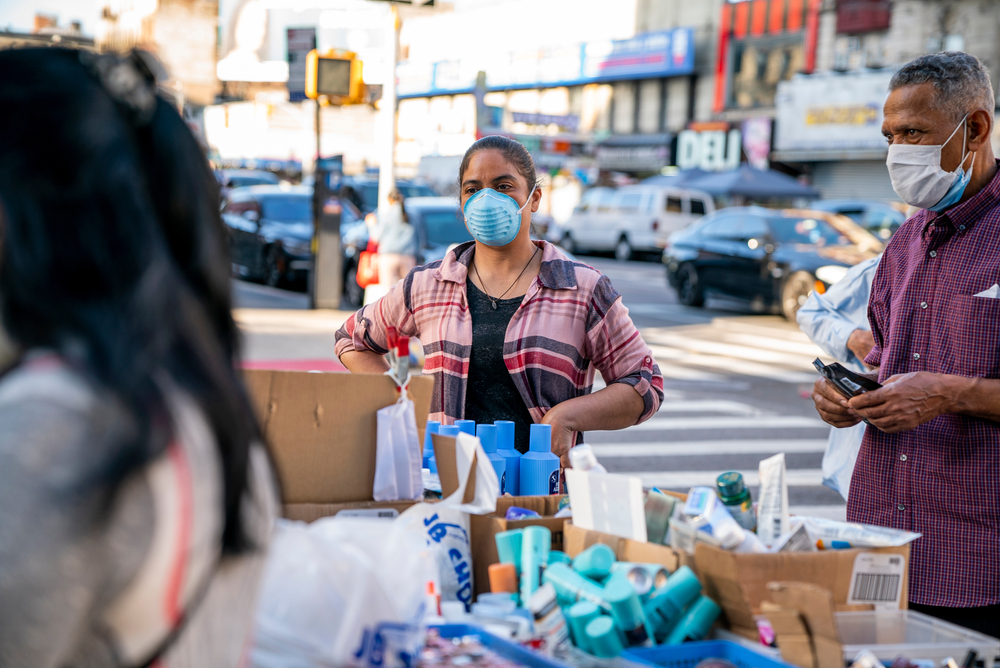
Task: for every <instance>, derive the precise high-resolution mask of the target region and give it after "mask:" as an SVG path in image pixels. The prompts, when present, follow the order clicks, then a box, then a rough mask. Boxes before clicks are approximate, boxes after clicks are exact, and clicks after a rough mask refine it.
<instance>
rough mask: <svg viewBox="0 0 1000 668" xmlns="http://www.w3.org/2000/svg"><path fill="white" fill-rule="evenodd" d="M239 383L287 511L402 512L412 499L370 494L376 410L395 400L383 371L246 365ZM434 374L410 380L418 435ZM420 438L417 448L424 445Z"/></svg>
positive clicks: (304, 515) (314, 515) (314, 514)
mask: <svg viewBox="0 0 1000 668" xmlns="http://www.w3.org/2000/svg"><path fill="white" fill-rule="evenodd" d="M243 374H244V382H245V383H246V386H247V390H248V392H249V393H250V400H251V402H252V403H253V406H254V409H255V411H256V413H257V416H258V419H259V420H260V424H261V429H262V431H263V433H264V437H265V438H266V439H267V442H268V444H269V446H270V448H271V453H272V456H273V458H274V462H275V465H276V466H277V469H278V477H279V480H280V481H281V493H282V501H283V503H284V514H285V516H286V517H288V518H289V519H297V520H304V521H307V522H308V521H312V520H315V519H319V518H320V517H327V516H330V515H336V514H337V513H339V512H341V511H343V510H351V511H366V512H369V513H375V514H376V515H377V514H378V511H379V510H383V511H389V512H391V511H395V512H402V510H405V509H406V508H408V507H409V506H411V505H413V502H407V501H402V502H381V503H377V502H375V501H373V500H372V488H373V486H374V484H375V447H376V445H375V439H376V415H375V413H376V411H378V410H379V409H380V408H385V407H386V406H390V405H392V404H394V403H395V402H396V400H397V399H398V398H399V394H398V392H397V390H396V385H395V383H393V381H392V379H390V378H389V377H388V376H384V375H382V374H346V373H308V372H301V371H274V370H264V369H248V370H244V372H243ZM433 388H434V380H433V379H432V378H430V377H423V376H417V377H414V378H411V379H410V386H409V396H410V398H411V399H412V400H413V403H414V411H415V414H416V418H417V428H418V431H419V433H420V434H421V435H422V434H423V430H424V426H425V425H426V423H427V413H428V411H429V410H430V401H431V392H432V390H433ZM422 442H423V441H422V438H421V441H420V443H418V447H421V448H422Z"/></svg>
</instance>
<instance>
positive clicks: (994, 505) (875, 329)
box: [813, 52, 1000, 637]
mask: <svg viewBox="0 0 1000 668" xmlns="http://www.w3.org/2000/svg"><path fill="white" fill-rule="evenodd" d="M994 104H995V98H994V95H993V88H992V86H991V85H990V77H989V73H988V72H987V71H986V68H985V67H984V66H983V64H982V63H981V62H980V61H979V60H978V59H976V58H975V57H973V56H970V55H967V54H964V53H957V52H946V53H938V54H934V55H929V56H922V57H920V58H917V59H916V60H914V61H912V62H910V63H908V64H907V65H904V66H903V67H902V68H901V69H900V70H898V71H897V72H896V73H895V74H894V75H893V77H892V80H891V81H890V84H889V96H888V97H887V98H886V102H885V109H884V121H883V124H882V133H883V134H884V135H885V137H886V140H887V141H888V142H889V155H888V158H887V165H888V168H889V176H890V177H891V178H892V185H893V188H894V189H895V191H896V193H897V194H898V195H899V196H900V198H901V199H902V200H903V201H904V202H906V203H907V204H910V205H912V206H915V207H918V208H919V209H921V210H920V211H918V212H917V213H916V214H915V215H914V216H913V217H911V218H910V219H909V220H908V221H906V223H904V224H903V226H902V227H901V228H900V229H899V231H898V232H897V233H896V235H895V236H894V237H893V238H892V241H891V242H890V243H889V247H888V248H887V249H886V251H885V254H884V255H883V257H882V261H881V262H880V263H879V266H878V269H877V270H876V272H875V278H874V280H873V282H872V291H871V298H870V301H869V306H868V317H869V321H870V323H871V327H872V336H873V339H874V343H875V345H874V347H873V348H872V350H871V352H870V353H869V354H868V356H867V357H866V358H865V359H864V362H865V364H868V365H870V366H872V367H877V371H876V372H875V373H874V374H873V375H876V376H877V378H878V380H879V382H880V383H882V384H883V385H884V386H885V387H883V388H881V389H879V390H876V391H873V392H868V393H865V394H862V395H860V396H857V397H854V398H853V399H851V400H850V401H847V400H844V399H843V398H842V397H841V396H840V395H839V394H837V392H836V391H835V390H834V389H833V387H832V386H831V385H829V384H828V383H827V382H826V381H824V380H820V381H818V382H817V383H816V386H815V388H814V392H813V398H814V400H815V403H816V408H817V410H818V411H819V413H820V415H821V416H822V417H823V419H824V420H826V421H827V422H828V423H830V424H832V425H833V426H835V427H841V428H843V427H852V426H854V425H856V424H858V422H859V421H860V420H861V418H867V419H868V421H869V422H870V423H871V425H872V426H873V427H874V428H871V427H870V428H868V429H867V430H865V437H864V441H863V443H862V445H861V451H860V452H859V453H858V463H857V466H856V467H855V469H854V477H853V478H852V480H851V491H850V498H849V499H848V502H847V518H848V519H849V520H851V521H855V522H864V523H867V524H877V525H881V526H889V527H895V528H898V529H905V530H909V531H917V532H920V533H921V534H923V536H922V537H921V538H918V539H917V540H916V541H914V543H913V549H912V552H911V564H910V591H909V600H910V607H911V608H913V609H915V610H919V611H921V612H926V613H928V614H931V615H934V616H936V617H940V618H942V619H946V620H949V621H952V622H955V623H958V624H960V625H962V626H966V627H969V628H973V629H976V630H979V631H982V632H984V633H987V634H989V635H992V636H995V637H1000V552H998V551H997V546H998V545H1000V485H997V481H998V480H1000V327H998V324H1000V298H998V294H997V292H998V287H997V283H998V281H1000V177H998V176H997V172H998V169H997V161H996V159H995V158H994V156H993V148H992V146H991V144H990V136H991V134H992V131H993V108H994Z"/></svg>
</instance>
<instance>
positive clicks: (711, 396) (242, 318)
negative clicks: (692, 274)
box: [234, 257, 844, 519]
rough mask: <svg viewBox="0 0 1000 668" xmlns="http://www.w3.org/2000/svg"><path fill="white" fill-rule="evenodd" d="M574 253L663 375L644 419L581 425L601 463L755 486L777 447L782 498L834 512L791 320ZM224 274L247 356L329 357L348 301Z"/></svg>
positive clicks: (689, 480) (673, 485)
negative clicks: (605, 428)
mask: <svg viewBox="0 0 1000 668" xmlns="http://www.w3.org/2000/svg"><path fill="white" fill-rule="evenodd" d="M581 260H582V261H584V262H587V263H588V264H591V265H593V266H594V267H595V268H597V269H599V270H600V271H601V272H602V273H604V274H605V275H607V276H608V277H609V278H611V281H612V283H613V284H614V286H615V288H616V289H617V290H618V292H620V293H621V295H622V301H623V303H624V304H625V305H626V306H627V307H628V308H629V311H630V313H631V315H632V318H633V320H634V321H635V323H636V325H637V326H638V327H639V329H640V331H641V332H642V335H643V337H644V339H645V340H646V342H647V343H648V344H649V345H650V347H651V348H652V350H653V354H654V357H655V358H656V360H657V363H658V364H659V366H660V370H661V371H662V373H663V376H664V385H665V397H664V402H663V406H662V408H661V410H660V412H659V413H658V414H657V415H656V416H655V417H654V418H653V419H651V420H649V421H648V422H646V423H644V424H642V425H638V426H636V427H632V428H630V429H626V430H623V431H619V432H595V433H590V434H588V435H587V441H588V442H589V443H591V444H592V445H593V446H595V450H596V451H597V454H598V457H599V458H600V460H601V462H602V463H603V464H604V465H605V466H606V467H607V468H608V470H609V471H611V472H620V473H632V474H635V475H638V476H639V477H641V478H642V480H643V483H644V485H646V486H652V485H656V486H659V487H661V488H664V489H671V490H678V491H687V489H688V488H690V487H691V486H693V485H713V484H714V481H715V477H716V476H717V475H718V474H719V473H721V472H722V471H726V470H738V471H741V472H743V474H744V476H745V478H746V480H747V483H748V485H750V486H751V491H752V493H753V494H754V495H755V496H754V498H756V493H757V465H758V462H759V461H760V460H761V459H763V458H765V457H769V456H771V455H773V454H776V453H779V452H784V453H785V455H786V462H787V466H788V480H789V485H790V488H789V498H790V502H791V504H792V506H793V510H795V511H798V512H799V513H802V514H816V515H822V516H826V517H835V518H841V519H842V518H843V516H844V503H843V500H842V499H841V498H840V496H839V495H838V494H837V493H835V492H833V491H831V490H829V489H827V488H825V487H823V486H822V485H821V480H822V475H821V470H820V468H821V467H820V465H821V461H822V456H823V450H824V448H825V445H826V439H827V436H828V434H829V428H828V427H827V426H825V425H824V424H823V423H822V422H821V421H820V420H819V418H818V417H817V415H816V412H815V410H814V409H813V407H812V401H811V400H809V399H808V392H809V390H810V388H811V387H812V383H813V380H814V379H815V371H814V370H813V369H812V366H811V362H812V360H813V359H814V358H815V357H817V356H822V353H821V351H820V350H819V349H818V348H817V347H816V346H814V345H813V344H812V343H810V342H809V340H808V338H806V336H805V335H804V334H802V333H801V332H800V331H799V329H798V327H797V326H796V325H795V324H794V323H790V322H788V321H786V320H785V319H784V318H782V317H780V316H775V315H761V314H755V313H753V312H752V310H751V308H750V305H749V304H744V303H740V302H736V301H728V300H720V299H711V298H710V299H709V301H708V302H707V304H706V307H705V308H693V307H686V306H682V305H681V304H679V303H678V302H677V297H676V295H675V294H674V292H673V290H671V289H670V288H669V287H668V286H667V284H666V277H665V274H664V271H663V267H662V265H659V264H657V263H654V262H629V263H619V262H616V261H614V260H612V259H607V258H597V257H581ZM234 286H235V288H234V291H235V303H236V306H237V310H236V311H235V313H236V318H237V320H238V322H239V323H240V325H241V329H242V330H243V331H244V334H245V352H246V357H247V359H249V360H262V359H269V360H275V359H293V358H294V359H323V358H326V359H330V358H332V357H333V353H332V350H333V334H334V332H335V331H336V328H337V327H339V325H340V323H341V322H342V321H343V319H344V318H346V317H347V315H348V313H347V312H343V311H325V312H318V311H310V310H308V299H307V298H306V296H305V295H303V294H301V293H295V292H286V291H283V290H275V289H272V288H266V287H263V286H259V285H252V284H247V283H243V282H240V281H236V282H235V283H234Z"/></svg>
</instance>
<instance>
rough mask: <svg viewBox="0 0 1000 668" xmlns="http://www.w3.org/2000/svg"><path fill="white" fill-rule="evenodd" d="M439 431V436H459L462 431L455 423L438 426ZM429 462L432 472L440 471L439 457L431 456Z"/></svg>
mask: <svg viewBox="0 0 1000 668" xmlns="http://www.w3.org/2000/svg"><path fill="white" fill-rule="evenodd" d="M437 433H438V436H451V437H452V438H457V437H458V435H459V434H460V433H461V431H460V430H459V428H458V427H456V426H455V425H453V424H443V425H441V426H440V427H438V431H437ZM427 464H428V466H427V468H429V469H430V470H431V473H437V472H438V465H437V457H431V458H430V460H429V461H428V463H427Z"/></svg>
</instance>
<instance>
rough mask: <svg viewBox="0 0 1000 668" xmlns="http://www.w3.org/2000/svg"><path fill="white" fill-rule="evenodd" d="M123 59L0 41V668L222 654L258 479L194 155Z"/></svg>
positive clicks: (217, 225)
mask: <svg viewBox="0 0 1000 668" xmlns="http://www.w3.org/2000/svg"><path fill="white" fill-rule="evenodd" d="M152 66H153V65H152V64H151V63H150V62H149V61H147V60H146V59H145V58H144V57H141V56H140V55H138V54H134V55H132V56H129V57H127V58H118V57H116V56H110V55H97V54H93V53H84V52H77V51H72V50H68V49H56V48H43V49H9V50H5V51H0V321H2V328H3V330H4V332H5V334H6V337H7V338H8V339H9V341H10V342H11V346H10V347H9V349H8V352H9V353H10V355H9V356H8V357H7V358H6V359H5V360H4V361H3V368H4V372H3V373H2V374H0V507H2V508H3V512H2V514H0V665H2V666H33V667H36V668H61V667H63V666H107V667H109V668H117V667H119V666H121V667H125V666H148V665H157V666H164V667H170V668H182V667H184V666H191V667H201V666H219V667H229V668H235V667H236V666H238V665H241V662H240V661H241V656H242V655H243V653H244V652H245V650H246V648H247V642H248V639H249V638H250V631H251V627H252V622H253V611H254V607H255V597H256V590H257V583H258V580H259V578H260V574H261V571H262V569H263V561H264V555H265V552H266V548H267V542H268V536H269V534H270V528H271V525H272V524H273V521H274V517H275V513H276V507H277V495H276V487H277V485H276V481H275V480H274V476H273V473H272V469H271V467H270V465H269V463H268V457H267V454H266V451H265V449H264V446H263V439H262V437H261V434H260V431H259V429H258V427H257V424H256V421H255V419H254V416H253V411H252V410H251V407H250V402H249V400H248V398H247V395H246V391H245V390H244V388H243V385H242V382H241V380H240V376H239V373H238V371H237V363H238V334H237V331H236V326H235V324H234V322H233V319H232V315H231V313H230V295H229V286H230V277H229V261H228V259H227V253H226V236H225V235H226V232H225V228H224V227H223V225H222V221H221V219H220V218H219V190H218V185H217V183H215V180H214V178H213V177H212V173H211V171H210V169H209V166H208V163H207V162H206V160H205V156H204V154H203V152H202V151H201V149H200V148H199V146H198V143H197V142H196V140H195V138H194V136H193V135H192V134H191V131H190V129H189V128H188V127H187V125H185V123H184V121H183V119H182V118H181V117H180V115H178V113H177V110H176V108H175V107H174V106H173V104H172V103H171V102H168V101H167V100H165V99H161V98H160V97H159V96H158V95H157V94H156V87H155V81H154V78H153V76H152V74H151V70H150V68H151V67H152Z"/></svg>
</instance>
